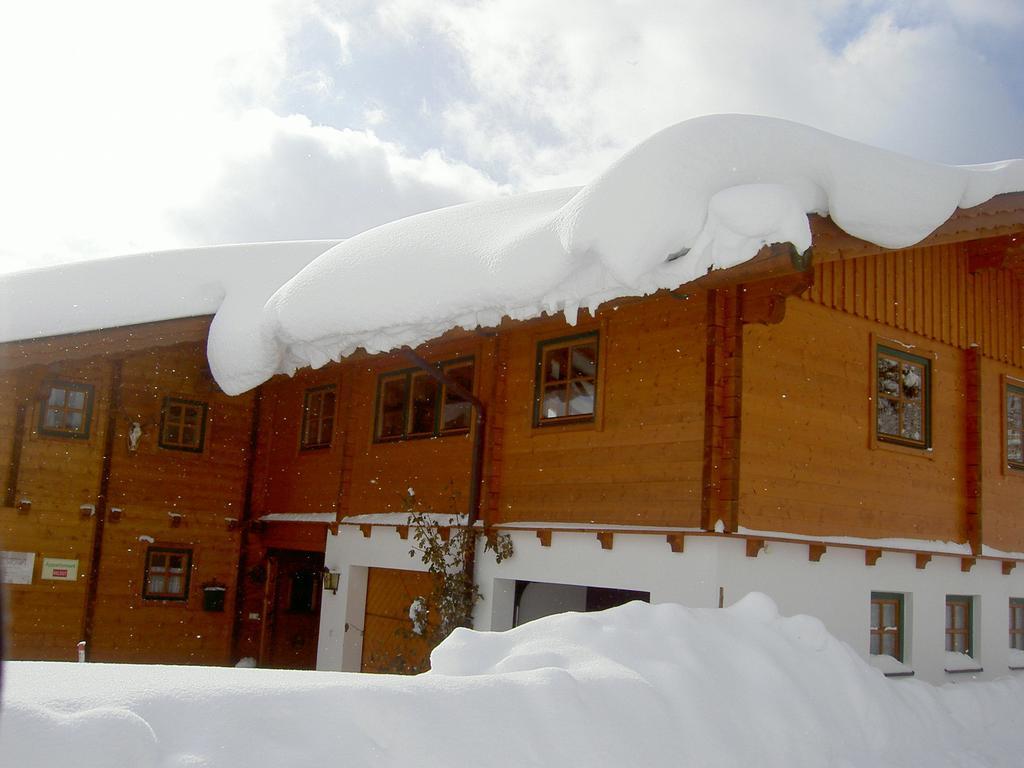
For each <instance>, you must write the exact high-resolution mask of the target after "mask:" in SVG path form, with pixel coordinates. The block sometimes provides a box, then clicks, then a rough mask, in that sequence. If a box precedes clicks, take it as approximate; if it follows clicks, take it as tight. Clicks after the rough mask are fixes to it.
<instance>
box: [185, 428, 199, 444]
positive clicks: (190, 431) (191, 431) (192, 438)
mask: <svg viewBox="0 0 1024 768" xmlns="http://www.w3.org/2000/svg"><path fill="white" fill-rule="evenodd" d="M196 438H197V435H196V428H195V427H183V428H182V430H181V443H182V445H195V444H196V443H198V442H199V440H198V439H196Z"/></svg>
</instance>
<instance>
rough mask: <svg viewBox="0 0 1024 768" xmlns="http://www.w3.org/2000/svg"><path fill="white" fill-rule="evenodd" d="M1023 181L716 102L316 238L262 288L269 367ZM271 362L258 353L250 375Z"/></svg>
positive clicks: (911, 219) (1018, 167)
mask: <svg viewBox="0 0 1024 768" xmlns="http://www.w3.org/2000/svg"><path fill="white" fill-rule="evenodd" d="M1022 190H1024V161H1021V160H1011V161H1006V162H1002V163H993V164H990V165H985V166H963V167H951V166H944V165H939V164H936V163H929V162H924V161H920V160H914V159H912V158H909V157H905V156H902V155H898V154H895V153H892V152H887V151H884V150H880V149H876V148H873V147H869V146H866V145H864V144H859V143H857V142H853V141H848V140H846V139H841V138H839V137H836V136H833V135H831V134H828V133H824V132H822V131H818V130H815V129H813V128H808V127H806V126H802V125H798V124H795V123H790V122H787V121H784V120H778V119H773V118H766V117H752V116H746V115H715V116H710V117H702V118H697V119H694V120H688V121H686V122H683V123H679V124H678V125H674V126H672V127H670V128H667V129H665V130H663V131H661V132H660V133H657V134H655V135H654V136H652V137H651V138H649V139H648V140H647V141H645V142H643V143H641V144H640V145H638V146H637V147H636V148H634V149H633V150H632V151H630V152H629V153H627V154H626V155H625V156H624V157H623V158H622V159H621V160H619V161H618V162H617V163H615V164H614V165H613V166H611V167H610V168H609V169H608V170H607V171H605V172H604V173H603V174H602V175H600V176H599V177H598V178H597V179H595V180H594V181H593V182H591V183H590V184H588V185H586V186H585V187H583V188H582V189H579V190H557V191H552V192H544V193H537V194H531V195H522V196H518V197H510V198H502V199H499V200H492V201H487V202H482V203H470V204H466V205H460V206H455V207H453V208H445V209H442V210H438V211H431V212H429V213H425V214H421V215H419V216H413V217H411V218H408V219H403V220H401V221H397V222H392V223H390V224H385V225H384V226H381V227H378V228H376V229H372V230H369V231H367V232H364V233H363V234H361V235H359V236H357V237H354V238H352V239H350V240H347V241H345V242H344V243H341V244H339V245H337V246H335V247H334V248H332V249H331V250H330V251H328V252H327V253H325V254H323V255H322V256H321V257H319V258H318V259H317V260H316V261H314V262H313V263H312V264H310V265H309V266H308V267H307V268H306V269H304V270H303V271H302V272H300V273H299V274H298V275H296V276H295V277H294V278H293V279H292V280H291V281H289V282H288V283H287V284H286V285H284V286H282V288H281V289H280V290H279V291H278V292H277V293H276V294H275V295H274V296H273V297H272V298H271V300H270V301H269V302H268V303H267V307H266V314H265V319H264V322H265V323H266V324H267V327H268V331H267V335H268V336H272V337H274V338H276V339H277V341H278V343H279V344H280V348H281V363H280V368H279V370H281V371H284V372H289V373H290V372H292V371H294V370H295V369H296V368H298V367H301V366H305V365H312V366H314V367H318V366H320V365H323V364H325V363H326V362H328V361H330V360H337V359H340V358H342V357H344V356H346V355H348V354H350V353H351V352H353V351H354V350H356V349H357V348H360V347H362V348H364V349H366V350H367V351H369V352H378V351H384V350H390V349H394V348H396V347H400V346H402V345H406V344H408V345H410V346H416V345H418V344H419V343H421V342H423V341H426V340H427V339H430V338H433V337H436V336H438V335H440V334H441V333H443V332H445V331H447V330H449V329H451V328H455V327H462V328H467V329H471V328H475V327H478V326H492V325H495V324H497V323H498V321H499V320H500V319H501V318H502V317H503V316H507V317H510V318H513V319H525V318H529V317H535V316H538V315H540V314H542V313H543V312H549V313H553V312H558V311H564V312H565V315H566V318H567V319H568V320H569V322H574V320H575V317H576V313H577V311H578V309H579V308H580V307H585V308H588V309H590V310H594V309H595V308H596V307H597V306H598V305H600V304H601V303H603V302H604V301H607V300H609V299H613V298H618V297H622V296H635V295H644V294H647V293H651V292H653V291H656V290H659V289H662V288H676V287H678V286H679V285H682V284H684V283H687V282H689V281H691V280H694V279H696V278H699V277H701V276H702V275H704V274H706V273H707V272H708V271H709V270H711V269H723V268H728V267H731V266H734V265H736V264H739V263H742V262H744V261H746V260H748V259H750V258H751V257H753V256H754V255H755V254H756V253H757V252H758V250H760V248H761V247H762V246H764V245H768V244H771V243H786V242H789V243H792V244H793V245H794V246H795V247H796V248H797V249H798V250H799V251H801V252H802V251H804V250H806V249H807V247H808V246H810V244H811V232H810V225H809V223H808V220H807V214H809V213H818V214H822V215H825V214H827V215H830V216H831V217H832V219H833V220H834V221H835V222H836V223H837V224H838V225H839V226H840V227H842V228H843V229H844V230H845V231H846V232H848V233H850V234H851V235H854V236H856V237H859V238H862V239H864V240H868V241H870V242H873V243H876V244H878V245H881V246H885V247H888V248H902V247H907V246H910V245H913V244H914V243H916V242H919V241H920V240H922V239H923V238H924V237H926V236H927V235H928V234H929V233H931V232H932V231H933V230H934V229H936V228H937V227H938V226H939V225H940V224H942V223H943V222H944V221H945V220H946V219H948V218H949V216H950V215H951V214H952V213H953V212H954V211H955V210H956V209H957V207H962V208H965V207H970V206H974V205H978V204H980V203H982V202H984V201H985V200H987V199H989V198H990V197H992V196H993V195H996V194H1000V193H1003V192H1011V191H1022ZM274 372H276V371H268V372H267V375H268V376H269V375H270V374H271V373H274Z"/></svg>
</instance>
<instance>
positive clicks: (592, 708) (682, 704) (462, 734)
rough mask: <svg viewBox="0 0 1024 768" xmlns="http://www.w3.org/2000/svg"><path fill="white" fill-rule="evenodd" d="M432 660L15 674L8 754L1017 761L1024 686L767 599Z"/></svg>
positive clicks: (674, 610)
mask: <svg viewBox="0 0 1024 768" xmlns="http://www.w3.org/2000/svg"><path fill="white" fill-rule="evenodd" d="M431 661H432V664H433V669H432V671H431V672H429V673H427V674H425V675H420V676H418V677H414V678H403V677H388V676H380V675H353V674H342V673H309V672H286V671H277V670H260V669H242V670H239V669H230V668H225V669H220V668H217V669H211V668H195V667H160V666H129V665H108V664H53V663H44V662H34V663H33V662H21V663H12V664H9V665H8V667H7V676H6V678H7V679H6V680H5V684H6V691H5V697H6V702H5V707H6V709H5V712H4V717H3V728H2V730H0V752H2V754H4V756H5V757H7V756H8V755H17V756H18V757H19V759H18V760H16V761H13V762H12V764H15V763H17V764H19V765H32V766H35V767H36V768H50V767H51V766H63V765H66V763H67V757H68V755H74V756H75V761H76V764H80V765H87V766H92V765H96V766H98V765H161V766H185V765H203V766H207V767H208V768H242V767H243V766H244V767H245V768H254V767H257V766H278V765H333V764H344V765H356V766H370V765H372V766H392V765H393V766H402V765H415V766H418V767H423V768H430V767H432V766H438V767H439V768H440V767H441V766H444V767H445V768H450V766H459V765H474V766H481V767H486V766H510V765H530V766H567V765H593V766H609V767H611V766H614V767H615V768H620V767H621V766H645V768H646V767H650V766H677V765H700V766H710V767H715V766H741V765H757V766H764V767H765V768H773V767H774V766H780V767H781V766H786V767H787V768H791V767H793V766H796V767H797V768H800V767H802V766H806V767H807V768H811V767H812V766H813V767H814V768H818V767H819V766H829V765H833V766H843V768H859V767H860V766H865V767H866V766H872V767H874V766H877V765H928V766H940V767H941V766H963V765H971V766H997V765H1015V764H1017V763H1018V761H1019V755H1020V753H1021V750H1022V749H1024V727H1022V726H1024V707H1022V706H1021V705H1022V703H1024V681H1021V680H1018V679H1014V680H1003V681H998V682H990V683H974V682H966V683H963V684H960V685H956V686H946V687H943V688H936V687H933V686H931V685H928V684H927V683H923V682H920V681H914V680H902V681H899V682H894V681H891V680H887V679H886V678H884V677H883V676H882V674H881V673H880V672H878V671H877V670H874V669H872V668H871V667H870V666H868V665H867V664H866V663H865V662H864V661H862V660H861V659H860V658H859V657H858V656H857V655H856V654H855V653H854V652H853V650H852V649H850V648H849V647H848V646H846V645H844V644H843V643H841V642H839V641H838V640H836V639H835V638H833V637H832V636H831V635H830V634H829V633H828V632H827V631H826V630H825V628H824V626H823V625H822V624H821V622H819V621H818V620H816V619H813V618H810V617H807V616H794V617H791V618H785V617H781V616H779V614H778V611H777V609H776V607H775V605H774V603H772V601H771V600H770V599H769V598H767V597H765V596H764V595H751V596H748V597H747V598H746V599H744V600H743V601H741V602H740V603H738V604H736V605H735V606H733V607H731V608H727V609H724V610H712V609H705V610H695V609H687V608H683V607H681V606H678V605H656V606H648V605H646V604H641V603H633V604H630V605H626V606H623V607H621V608H616V609H613V610H610V611H605V612H603V613H599V614H565V615H561V616H554V617H549V618H546V619H541V620H539V621H536V622H533V623H531V624H528V625H525V626H522V627H519V628H517V629H514V630H511V631H509V632H505V633H479V632H471V631H468V630H460V631H458V632H456V633H455V634H453V635H452V637H450V638H449V639H448V640H447V641H446V642H444V643H443V644H442V645H441V646H440V647H439V648H437V649H436V650H435V652H434V654H433V656H432V657H431ZM82 723H87V724H88V727H83V726H82V725H81V724H82ZM97 733H99V734H101V735H102V734H106V735H107V736H108V738H107V739H97V738H95V735H96V734H97ZM53 745H59V747H60V748H59V749H51V746H53ZM105 761H106V762H105Z"/></svg>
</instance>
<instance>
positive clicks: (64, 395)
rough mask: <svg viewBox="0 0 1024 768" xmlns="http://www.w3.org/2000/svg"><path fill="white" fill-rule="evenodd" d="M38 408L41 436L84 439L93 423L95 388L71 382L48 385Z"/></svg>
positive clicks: (48, 383)
mask: <svg viewBox="0 0 1024 768" xmlns="http://www.w3.org/2000/svg"><path fill="white" fill-rule="evenodd" d="M43 392H44V395H43V401H42V403H40V408H39V433H40V434H42V435H48V436H50V437H70V438H74V439H78V440H85V439H87V438H88V437H89V427H90V425H91V422H92V401H93V387H92V385H91V384H79V383H77V382H70V381H51V382H47V383H46V384H45V385H44V388H43Z"/></svg>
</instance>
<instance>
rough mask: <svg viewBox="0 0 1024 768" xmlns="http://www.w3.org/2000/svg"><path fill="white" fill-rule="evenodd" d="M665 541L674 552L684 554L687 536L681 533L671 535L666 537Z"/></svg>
mask: <svg viewBox="0 0 1024 768" xmlns="http://www.w3.org/2000/svg"><path fill="white" fill-rule="evenodd" d="M665 541H667V542H668V545H669V547H671V548H672V551H673V552H682V551H683V546H684V544H685V541H686V536H684V535H683V534H681V533H669V534H666V535H665Z"/></svg>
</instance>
